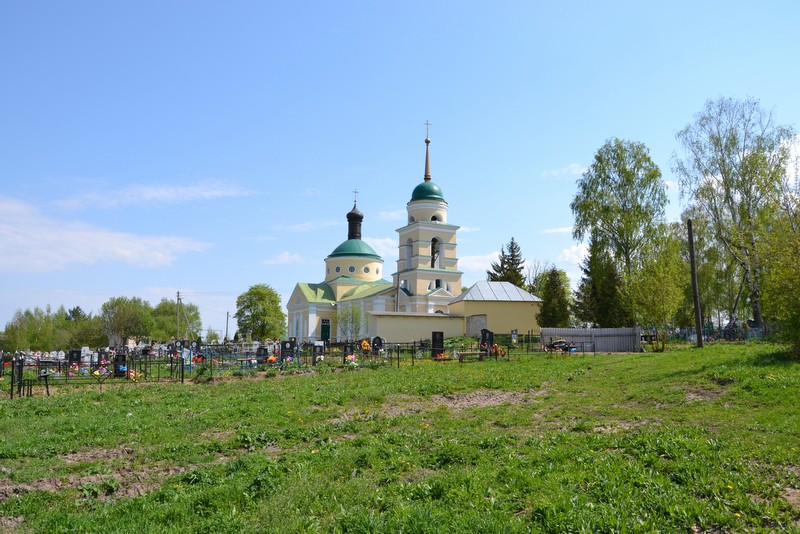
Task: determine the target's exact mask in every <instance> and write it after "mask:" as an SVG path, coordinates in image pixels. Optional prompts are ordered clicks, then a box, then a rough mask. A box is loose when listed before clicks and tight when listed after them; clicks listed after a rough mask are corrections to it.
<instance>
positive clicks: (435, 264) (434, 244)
mask: <svg viewBox="0 0 800 534" xmlns="http://www.w3.org/2000/svg"><path fill="white" fill-rule="evenodd" d="M440 247H441V245H440V243H439V240H438V239H436V238H435V237H434V238H433V239H432V240H431V267H432V268H434V269H436V268H439V267H441V264H442V262H441V257H440V252H441V251H440V250H439V249H440Z"/></svg>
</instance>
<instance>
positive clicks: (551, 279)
mask: <svg viewBox="0 0 800 534" xmlns="http://www.w3.org/2000/svg"><path fill="white" fill-rule="evenodd" d="M539 297H540V298H541V299H542V307H541V308H540V310H539V313H538V314H537V316H536V321H537V322H538V323H539V326H547V327H554V328H565V327H568V326H569V325H570V320H571V315H570V300H571V299H570V290H569V278H568V277H567V273H565V272H564V271H562V270H559V269H556V268H555V267H553V268H551V269H550V270H549V271H547V273H546V274H545V278H544V282H543V283H542V289H541V294H540V295H539Z"/></svg>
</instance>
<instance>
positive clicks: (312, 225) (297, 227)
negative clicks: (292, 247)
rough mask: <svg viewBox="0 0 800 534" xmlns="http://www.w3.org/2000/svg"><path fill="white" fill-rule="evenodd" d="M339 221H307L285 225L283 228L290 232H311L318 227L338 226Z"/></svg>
mask: <svg viewBox="0 0 800 534" xmlns="http://www.w3.org/2000/svg"><path fill="white" fill-rule="evenodd" d="M339 224H340V223H338V222H336V221H307V222H304V223H301V224H293V225H291V226H287V227H286V228H285V229H286V230H288V231H290V232H313V231H314V230H319V229H320V228H329V227H331V226H339Z"/></svg>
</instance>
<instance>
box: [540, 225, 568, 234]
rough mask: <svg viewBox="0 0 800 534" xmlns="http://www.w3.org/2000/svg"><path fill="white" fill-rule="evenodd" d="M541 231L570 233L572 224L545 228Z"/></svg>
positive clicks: (546, 232)
mask: <svg viewBox="0 0 800 534" xmlns="http://www.w3.org/2000/svg"><path fill="white" fill-rule="evenodd" d="M541 232H542V233H543V234H571V233H572V226H562V227H560V228H545V229H544V230H542V231H541Z"/></svg>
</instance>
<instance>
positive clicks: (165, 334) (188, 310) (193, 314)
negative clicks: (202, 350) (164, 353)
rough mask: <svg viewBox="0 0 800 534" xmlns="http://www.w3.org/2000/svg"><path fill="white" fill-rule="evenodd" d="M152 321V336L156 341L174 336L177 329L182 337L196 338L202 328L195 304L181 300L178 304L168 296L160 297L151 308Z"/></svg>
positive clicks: (176, 333)
mask: <svg viewBox="0 0 800 534" xmlns="http://www.w3.org/2000/svg"><path fill="white" fill-rule="evenodd" d="M153 322H154V326H153V331H152V338H153V339H155V340H158V341H167V340H168V339H171V338H174V337H176V336H178V333H179V331H180V337H181V338H182V339H197V338H198V337H199V336H200V331H201V330H202V328H203V321H202V320H201V318H200V309H199V308H198V307H197V306H196V305H194V304H192V303H190V302H183V300H181V305H180V306H178V302H177V301H175V300H170V299H168V298H162V299H161V302H159V303H158V304H157V305H156V307H155V308H153Z"/></svg>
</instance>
